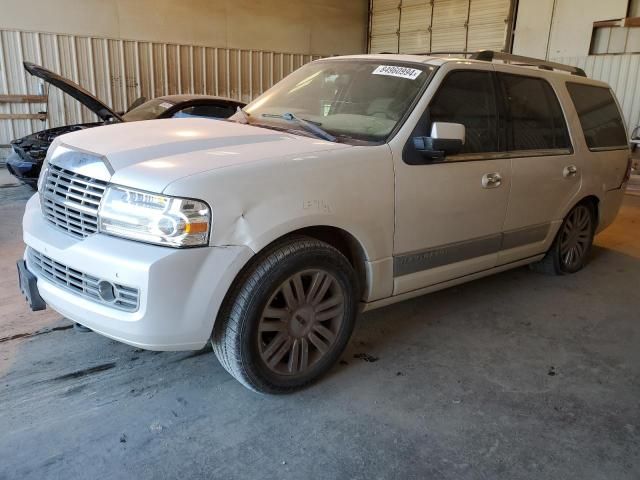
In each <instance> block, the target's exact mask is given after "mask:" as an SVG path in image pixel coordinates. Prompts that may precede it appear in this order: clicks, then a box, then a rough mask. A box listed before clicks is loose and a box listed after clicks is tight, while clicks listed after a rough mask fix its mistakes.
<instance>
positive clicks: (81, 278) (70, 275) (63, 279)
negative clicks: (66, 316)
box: [27, 248, 140, 312]
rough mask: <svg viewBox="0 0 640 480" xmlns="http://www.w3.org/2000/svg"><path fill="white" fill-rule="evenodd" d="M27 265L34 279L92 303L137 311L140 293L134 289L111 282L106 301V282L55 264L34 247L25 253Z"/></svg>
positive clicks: (60, 264)
mask: <svg viewBox="0 0 640 480" xmlns="http://www.w3.org/2000/svg"><path fill="white" fill-rule="evenodd" d="M27 266H28V268H29V269H30V270H31V271H32V272H33V273H34V274H35V275H36V276H41V277H44V278H46V279H47V280H49V281H50V282H51V283H53V284H55V285H58V286H59V287H62V288H65V289H66V290H69V291H71V292H73V293H77V294H78V295H81V296H83V297H86V298H89V299H91V300H93V301H95V302H98V303H101V304H103V305H108V306H110V307H114V308H118V309H120V310H125V311H128V312H134V311H136V310H138V302H139V298H140V291H139V290H138V289H137V288H132V287H126V286H124V285H119V284H114V283H110V284H109V285H110V288H109V289H108V293H109V296H112V297H113V298H112V299H110V300H105V299H104V298H103V297H104V292H105V288H104V287H105V283H106V282H103V284H102V285H101V280H100V279H99V278H97V277H94V276H92V275H89V274H87V273H83V272H81V271H79V270H75V269H73V268H70V267H68V266H67V265H63V264H62V263H59V262H56V261H55V260H53V259H52V258H50V257H47V256H46V255H44V254H42V253H40V252H38V251H36V250H34V249H33V248H29V249H28V250H27ZM101 287H102V288H101ZM101 292H102V294H101Z"/></svg>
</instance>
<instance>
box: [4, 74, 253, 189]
mask: <svg viewBox="0 0 640 480" xmlns="http://www.w3.org/2000/svg"><path fill="white" fill-rule="evenodd" d="M23 65H24V68H25V70H27V72H29V73H30V74H31V75H34V76H36V77H39V78H41V79H42V80H44V81H45V82H47V83H49V84H51V85H53V86H54V87H58V88H59V89H60V90H62V91H63V92H65V93H66V94H68V95H70V96H71V97H73V98H75V99H76V100H78V101H79V102H80V103H81V104H83V105H84V106H86V107H87V108H88V109H89V110H91V111H92V112H94V113H95V114H96V115H97V116H98V118H99V119H100V121H99V122H92V123H80V124H75V125H66V126H64V127H56V128H50V129H48V130H42V131H40V132H36V133H32V134H31V135H27V136H26V137H22V138H18V139H16V140H13V141H12V142H11V147H12V150H11V153H10V154H9V158H8V159H7V169H8V170H9V172H10V173H11V174H12V175H14V176H15V177H16V178H18V179H19V180H20V181H22V182H23V183H26V184H27V185H30V186H31V187H33V188H34V189H35V188H36V184H37V182H38V175H39V174H40V169H41V167H42V163H43V162H44V158H45V156H46V154H47V149H48V148H49V145H50V144H51V142H52V141H53V139H54V138H56V137H57V136H59V135H63V134H65V133H69V132H75V131H77V130H84V129H85V128H92V127H99V126H101V125H108V124H111V123H118V122H135V121H139V120H155V119H159V118H181V117H208V118H212V119H224V118H228V117H230V116H231V115H233V114H234V113H235V112H236V110H237V109H238V107H240V108H242V107H244V105H245V104H244V103H242V102H238V101H236V100H232V99H229V98H223V97H213V96H209V95H167V96H164V97H158V98H154V99H153V100H148V101H145V100H146V99H144V98H140V99H138V100H136V101H135V102H134V103H133V105H132V106H131V107H130V109H129V110H128V111H127V112H126V113H124V114H118V113H116V112H114V111H113V110H112V109H111V108H109V107H108V106H107V105H106V104H104V103H103V102H102V101H100V100H99V99H98V98H96V97H95V96H94V95H92V94H91V93H90V92H88V91H87V90H85V89H84V88H82V87H81V86H80V85H78V84H76V83H74V82H72V81H71V80H69V79H66V78H64V77H61V76H60V75H58V74H57V73H54V72H52V71H50V70H47V69H46V68H44V67H41V66H39V65H36V64H34V63H30V62H24V64H23Z"/></svg>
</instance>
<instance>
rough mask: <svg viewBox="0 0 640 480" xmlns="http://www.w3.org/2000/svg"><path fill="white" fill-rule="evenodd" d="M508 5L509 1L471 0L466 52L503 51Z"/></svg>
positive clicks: (507, 21)
mask: <svg viewBox="0 0 640 480" xmlns="http://www.w3.org/2000/svg"><path fill="white" fill-rule="evenodd" d="M509 3H510V2H509V0H471V2H470V8H469V34H468V37H467V51H470V52H473V51H476V50H497V51H500V50H503V49H504V47H505V40H506V34H507V26H508V25H509V8H510V5H509Z"/></svg>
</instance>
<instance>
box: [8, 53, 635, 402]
mask: <svg viewBox="0 0 640 480" xmlns="http://www.w3.org/2000/svg"><path fill="white" fill-rule="evenodd" d="M476 58H483V59H484V60H471V59H465V58H457V59H456V58H436V57H433V56H408V55H360V56H351V57H339V58H329V59H323V60H319V61H315V62H313V63H310V64H307V65H305V66H303V67H302V68H300V69H299V70H297V71H295V72H294V73H292V74H291V75H289V76H288V77H287V78H285V79H284V80H282V81H281V82H280V83H278V84H277V85H276V86H274V87H273V88H271V89H270V90H268V91H267V92H266V93H264V94H263V95H262V96H260V97H259V98H258V99H256V100H255V101H253V102H252V103H251V104H250V105H248V106H247V107H246V109H245V110H244V111H238V113H236V115H235V116H234V117H232V118H231V119H230V120H229V121H225V122H213V121H210V120H207V119H170V120H154V121H148V122H138V123H135V124H119V125H112V126H106V127H99V128H92V129H90V130H86V131H81V132H76V133H71V134H68V135H64V136H62V137H59V138H57V139H56V141H55V142H54V144H52V146H51V147H50V149H49V151H48V154H47V160H46V163H45V166H44V168H43V171H42V174H41V176H40V180H39V190H38V194H36V195H34V196H33V198H31V199H30V200H29V202H28V204H27V208H26V212H25V215H24V222H23V227H24V241H25V243H26V244H27V248H26V251H25V255H24V260H21V261H20V262H18V263H19V270H20V277H21V279H20V283H21V288H22V290H23V292H24V293H25V295H26V296H27V298H28V300H29V302H30V304H31V306H32V307H33V308H34V309H38V308H44V306H45V304H48V305H50V306H51V307H52V308H53V309H55V310H57V311H58V312H60V313H61V314H62V315H64V316H65V317H67V318H69V319H71V320H73V321H76V322H79V323H81V324H83V325H85V326H87V327H89V328H91V329H93V330H94V331H96V332H98V333H100V334H103V335H105V336H107V337H110V338H113V339H116V340H119V341H122V342H125V343H128V344H130V345H135V346H137V347H142V348H146V349H152V350H193V349H200V348H202V347H204V346H205V345H206V343H207V342H208V341H209V340H211V341H212V344H213V349H214V351H215V353H216V355H217V357H218V359H219V360H220V362H221V363H222V365H223V366H224V367H225V368H226V369H227V370H228V371H229V373H231V374H232V375H233V376H234V377H235V378H237V379H238V380H239V381H240V382H242V383H243V384H244V385H246V386H247V387H249V388H251V389H254V390H256V391H260V392H283V391H290V390H294V389H296V388H299V387H302V386H303V385H305V384H307V383H309V382H311V381H312V380H314V379H316V378H317V377H319V376H320V375H321V374H322V373H324V372H326V371H327V370H328V369H329V368H330V367H331V365H332V364H334V362H336V360H337V359H338V358H339V356H340V355H341V353H342V351H343V349H344V348H345V346H346V345H347V343H348V341H349V337H350V335H351V332H352V330H353V327H354V321H355V318H356V315H357V312H358V311H359V309H364V310H369V309H373V308H377V307H381V306H384V305H389V304H391V303H394V302H398V301H400V300H404V299H407V298H411V297H415V296H417V295H422V294H424V293H428V292H432V291H435V290H439V289H442V288H446V287H449V286H451V285H456V284H459V283H462V282H466V281H469V280H473V279H476V278H479V277H483V276H486V275H490V274H492V273H495V272H500V271H503V270H507V269H510V268H514V267H518V266H521V265H526V264H531V265H532V266H533V267H534V269H535V270H540V271H544V272H547V273H553V274H566V273H573V272H576V271H578V270H580V269H581V268H582V266H583V265H584V264H585V261H586V260H587V257H588V254H589V249H590V247H591V243H592V240H593V236H594V234H595V233H596V232H598V231H600V230H602V229H603V228H605V227H606V226H607V225H609V224H610V223H611V222H612V220H613V219H614V217H615V216H616V213H617V212H618V209H619V207H620V204H621V202H622V198H623V194H624V188H625V184H626V181H627V179H628V173H629V165H630V163H629V157H630V153H629V147H628V143H627V135H626V133H625V126H624V124H623V121H622V119H621V116H620V111H619V108H618V106H617V104H616V100H615V98H614V96H613V94H612V93H611V90H610V89H609V87H608V86H607V85H606V84H604V83H601V82H596V81H593V80H589V79H587V78H585V77H584V76H582V72H581V71H579V70H578V69H575V68H571V67H563V66H559V65H555V64H547V63H542V62H539V63H540V64H539V66H540V67H542V68H531V67H523V66H515V65H513V64H507V62H516V61H517V60H519V59H517V58H512V57H504V58H503V60H504V59H506V62H505V63H497V62H493V61H491V60H492V58H491V55H490V54H489V55H486V52H485V55H484V56H481V57H476ZM494 60H495V58H494ZM525 61H526V63H529V64H530V65H532V64H533V65H537V64H536V63H535V62H534V61H533V60H531V59H525ZM553 69H562V70H566V71H564V72H556V71H552V70H553Z"/></svg>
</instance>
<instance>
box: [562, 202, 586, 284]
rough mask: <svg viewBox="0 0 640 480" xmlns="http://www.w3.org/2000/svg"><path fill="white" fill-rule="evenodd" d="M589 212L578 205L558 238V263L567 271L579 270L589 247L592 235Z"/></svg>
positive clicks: (570, 214) (584, 207)
mask: <svg viewBox="0 0 640 480" xmlns="http://www.w3.org/2000/svg"><path fill="white" fill-rule="evenodd" d="M592 222H593V219H592V217H591V211H590V210H589V208H587V207H586V206H584V205H578V206H577V207H576V208H574V209H573V210H572V211H571V213H569V216H568V217H567V219H566V221H565V223H564V225H563V228H562V234H561V236H560V262H561V263H562V267H563V268H564V269H565V270H568V271H575V270H577V269H579V268H580V266H581V265H582V264H583V262H584V258H585V256H586V254H587V253H588V251H589V247H590V246H591V237H592V234H593V226H592Z"/></svg>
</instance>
